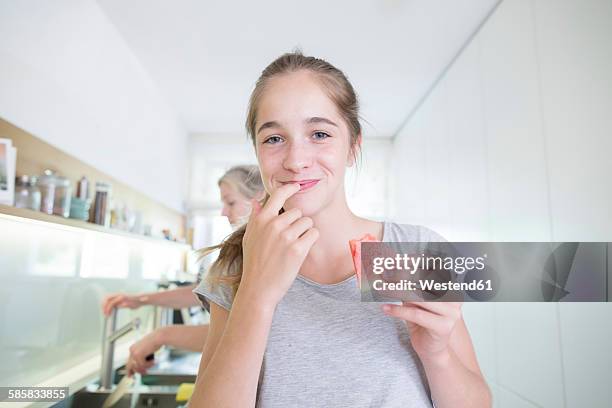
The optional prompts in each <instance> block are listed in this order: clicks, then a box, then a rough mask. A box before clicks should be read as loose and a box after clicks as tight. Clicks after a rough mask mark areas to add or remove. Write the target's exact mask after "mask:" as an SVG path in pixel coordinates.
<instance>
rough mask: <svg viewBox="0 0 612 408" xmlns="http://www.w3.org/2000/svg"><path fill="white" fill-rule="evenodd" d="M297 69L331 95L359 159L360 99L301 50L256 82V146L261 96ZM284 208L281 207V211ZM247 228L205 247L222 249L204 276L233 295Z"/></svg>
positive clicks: (252, 105)
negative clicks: (226, 287)
mask: <svg viewBox="0 0 612 408" xmlns="http://www.w3.org/2000/svg"><path fill="white" fill-rule="evenodd" d="M298 71H308V72H310V73H312V74H313V75H314V77H315V78H316V79H317V80H318V81H319V83H320V84H321V87H322V88H323V89H324V90H325V92H326V93H327V95H328V97H329V98H330V99H331V101H332V102H334V104H335V105H336V108H337V109H338V112H339V113H340V116H341V117H342V118H343V119H344V121H345V122H346V125H347V127H348V129H349V132H350V144H349V146H350V152H351V154H352V155H353V158H354V160H355V162H357V158H358V156H357V154H358V153H360V152H361V150H360V149H359V139H360V137H361V124H360V122H359V102H358V100H357V95H356V93H355V90H354V89H353V86H352V85H351V83H350V82H349V81H348V79H347V78H346V76H345V75H344V73H342V71H340V70H339V69H337V68H336V67H334V66H333V65H331V64H330V63H329V62H327V61H325V60H322V59H319V58H315V57H308V56H304V55H303V54H302V53H301V52H300V51H299V50H298V51H294V52H291V53H286V54H283V55H281V56H280V57H278V58H277V59H276V60H274V61H273V62H272V63H271V64H270V65H268V66H267V67H266V68H265V69H264V70H263V72H262V73H261V76H260V77H259V79H258V80H257V82H256V84H255V88H254V89H253V92H252V93H251V97H250V99H249V106H248V113H247V119H246V124H245V125H246V130H247V134H248V137H250V138H251V141H252V142H253V145H254V146H255V135H256V124H257V113H258V107H259V103H260V100H261V96H262V95H263V94H264V92H265V91H266V88H267V86H268V84H269V83H270V81H271V80H272V79H273V78H276V77H279V76H281V75H287V74H290V73H294V72H298ZM269 198H270V196H269V195H268V194H266V196H265V198H264V199H263V200H262V202H261V203H260V204H261V205H265V203H266V202H267V201H268V199H269ZM282 212H283V210H282V209H281V213H282ZM245 231H246V224H244V225H242V226H241V227H240V228H238V229H237V230H236V231H234V232H233V233H232V234H230V235H229V236H228V237H227V238H225V239H224V240H223V242H221V243H220V244H219V245H215V246H213V247H209V248H204V249H203V250H201V254H202V256H206V255H207V254H209V253H211V252H213V251H214V250H216V249H220V250H221V251H220V253H219V256H218V257H217V259H216V260H215V262H214V263H213V264H212V265H211V267H210V269H209V271H208V274H207V276H206V277H205V279H207V280H208V283H210V285H211V286H214V285H219V284H225V285H228V286H229V287H231V289H232V293H233V295H235V294H236V291H237V290H238V286H239V285H240V280H241V278H242V239H243V237H244V233H245Z"/></svg>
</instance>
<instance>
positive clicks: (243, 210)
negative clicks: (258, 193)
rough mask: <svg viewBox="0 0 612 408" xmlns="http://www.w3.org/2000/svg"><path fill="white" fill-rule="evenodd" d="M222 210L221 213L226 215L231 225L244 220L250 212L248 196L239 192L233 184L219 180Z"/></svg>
mask: <svg viewBox="0 0 612 408" xmlns="http://www.w3.org/2000/svg"><path fill="white" fill-rule="evenodd" d="M219 190H220V192H221V201H222V202H223V210H222V211H221V215H223V216H225V217H227V219H228V220H229V222H230V224H231V225H232V226H236V225H239V224H240V223H242V222H245V221H246V217H248V216H249V215H250V213H251V202H250V201H249V199H248V198H246V197H245V196H243V195H242V194H240V193H239V192H238V191H237V190H236V189H235V188H234V186H233V185H231V184H229V183H226V182H221V184H220V185H219Z"/></svg>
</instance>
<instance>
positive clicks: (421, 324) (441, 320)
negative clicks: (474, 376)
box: [383, 301, 463, 360]
mask: <svg viewBox="0 0 612 408" xmlns="http://www.w3.org/2000/svg"><path fill="white" fill-rule="evenodd" d="M462 304H463V303H462V302H407V301H404V302H402V305H383V312H384V313H385V314H386V315H388V316H392V317H397V318H399V319H402V320H404V322H405V323H406V326H407V327H408V331H409V332H410V341H411V342H412V347H413V348H414V351H416V353H417V354H418V355H419V357H420V358H421V360H425V359H435V358H437V357H440V356H442V355H444V354H445V353H447V352H448V351H449V344H450V337H451V334H452V332H453V329H454V328H455V325H456V324H457V322H458V321H459V319H461V306H462Z"/></svg>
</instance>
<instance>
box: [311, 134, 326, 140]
mask: <svg viewBox="0 0 612 408" xmlns="http://www.w3.org/2000/svg"><path fill="white" fill-rule="evenodd" d="M312 135H313V136H314V138H315V139H317V140H323V139H327V138H328V137H330V136H329V135H328V134H327V133H325V132H314V133H313V134H312Z"/></svg>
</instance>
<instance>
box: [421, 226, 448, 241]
mask: <svg viewBox="0 0 612 408" xmlns="http://www.w3.org/2000/svg"><path fill="white" fill-rule="evenodd" d="M417 228H418V229H419V241H420V242H448V240H446V238H444V237H443V236H442V235H440V234H438V233H437V232H436V231H434V230H432V229H431V228H428V227H425V226H424V225H419V226H418V227H417Z"/></svg>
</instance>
